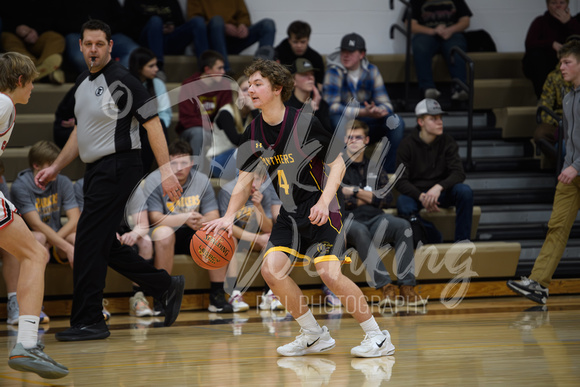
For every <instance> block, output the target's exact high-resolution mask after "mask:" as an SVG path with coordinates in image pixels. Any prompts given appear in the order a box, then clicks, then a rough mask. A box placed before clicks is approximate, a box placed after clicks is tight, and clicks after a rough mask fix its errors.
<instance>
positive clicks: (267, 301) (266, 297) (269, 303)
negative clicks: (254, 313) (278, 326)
mask: <svg viewBox="0 0 580 387" xmlns="http://www.w3.org/2000/svg"><path fill="white" fill-rule="evenodd" d="M259 307H260V309H261V310H284V309H285V308H284V305H282V303H281V302H280V300H279V299H278V297H276V295H275V294H274V293H272V289H270V290H268V293H262V302H260V305H259Z"/></svg>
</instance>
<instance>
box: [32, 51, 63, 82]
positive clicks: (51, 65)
mask: <svg viewBox="0 0 580 387" xmlns="http://www.w3.org/2000/svg"><path fill="white" fill-rule="evenodd" d="M61 64H62V55H60V54H52V55H49V56H48V57H47V58H46V59H45V60H44V61H43V62H42V63H40V64H38V66H36V71H38V78H36V80H39V79H41V78H44V77H46V76H47V75H49V74H52V73H53V72H55V71H56V70H58V68H59V67H60V65H61ZM63 75H64V74H63Z"/></svg>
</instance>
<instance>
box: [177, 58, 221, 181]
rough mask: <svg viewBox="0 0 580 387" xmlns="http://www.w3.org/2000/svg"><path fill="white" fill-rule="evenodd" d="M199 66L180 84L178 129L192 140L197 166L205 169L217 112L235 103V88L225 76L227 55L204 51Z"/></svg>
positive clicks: (182, 136) (184, 136)
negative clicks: (212, 127)
mask: <svg viewBox="0 0 580 387" xmlns="http://www.w3.org/2000/svg"><path fill="white" fill-rule="evenodd" d="M198 66H199V72H196V73H195V74H193V75H192V76H191V77H189V78H187V79H186V80H184V81H183V83H182V84H181V92H180V93H181V95H180V100H181V101H182V102H181V103H180V104H179V122H178V124H177V127H176V128H175V130H176V131H177V134H179V136H180V137H181V138H182V139H183V140H185V141H187V142H189V144H190V145H191V149H192V150H193V155H194V156H198V161H197V162H196V163H197V164H198V169H201V170H204V171H205V170H206V169H207V168H206V165H205V163H206V157H207V150H208V149H209V146H210V144H211V124H212V123H213V121H214V119H215V117H216V115H217V112H218V111H219V110H220V109H221V108H222V107H223V106H225V105H227V104H229V103H231V102H232V91H231V89H230V87H229V86H228V84H227V80H226V79H225V78H224V77H223V75H224V73H225V70H224V57H223V56H222V55H221V54H220V53H219V52H216V51H213V50H207V51H205V52H204V53H203V54H201V57H200V58H199V62H198ZM222 83H223V85H222ZM208 121H209V122H208Z"/></svg>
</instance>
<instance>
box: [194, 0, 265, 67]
mask: <svg viewBox="0 0 580 387" xmlns="http://www.w3.org/2000/svg"><path fill="white" fill-rule="evenodd" d="M187 13H188V17H190V18H192V17H194V16H201V17H203V18H204V20H205V21H206V23H207V34H208V39H209V44H210V48H211V49H213V50H216V51H217V52H219V53H220V54H222V55H223V57H224V65H225V70H226V71H230V62H229V60H228V54H239V53H240V52H242V51H243V50H245V49H246V48H248V47H250V46H251V45H252V44H254V43H256V42H258V44H259V47H263V46H269V47H273V46H274V38H275V36H276V24H275V23H274V20H272V19H262V20H260V21H258V22H257V23H252V22H251V19H250V13H249V12H248V8H247V7H246V3H245V1H244V0H188V1H187Z"/></svg>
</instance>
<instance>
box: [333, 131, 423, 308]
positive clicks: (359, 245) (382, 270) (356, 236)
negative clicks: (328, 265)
mask: <svg viewBox="0 0 580 387" xmlns="http://www.w3.org/2000/svg"><path fill="white" fill-rule="evenodd" d="M368 132H369V128H368V126H367V125H366V124H365V123H364V122H362V121H358V120H354V121H353V122H352V124H349V126H348V127H347V132H346V138H345V139H344V141H345V143H346V154H345V163H346V172H345V174H344V178H343V179H342V188H341V190H342V193H343V194H344V197H345V207H344V211H343V212H342V214H343V216H344V220H345V224H346V223H347V222H348V219H352V223H350V227H349V228H348V231H347V235H346V240H347V243H348V246H352V247H354V248H355V249H356V251H357V252H358V255H359V257H360V259H361V261H362V262H363V264H364V265H365V268H366V270H367V272H368V273H369V275H370V278H371V282H370V284H369V285H370V286H372V287H373V288H375V289H378V290H380V291H381V295H382V299H381V301H380V302H379V306H386V305H389V306H396V305H408V306H420V305H425V304H426V303H427V300H423V298H422V297H421V296H419V295H418V294H417V293H416V292H415V285H416V283H417V282H416V280H415V263H414V259H413V255H414V249H413V247H414V246H413V232H412V230H411V225H410V224H409V222H408V221H406V220H405V219H402V218H399V217H396V216H394V215H391V214H387V213H385V212H384V211H383V208H387V206H388V205H389V203H391V201H392V200H393V195H392V194H391V193H390V192H389V193H388V194H387V195H386V196H385V197H382V198H381V197H378V196H376V195H375V193H374V192H373V190H375V189H377V188H379V187H380V188H382V187H385V186H386V185H387V184H388V181H389V177H388V176H387V173H386V172H385V171H384V170H382V171H379V174H378V176H377V183H378V184H377V187H371V186H370V184H373V183H374V182H370V181H368V180H367V178H368V176H369V172H371V171H369V159H368V158H367V157H366V156H365V154H364V152H365V149H366V147H367V145H368V143H369V135H368ZM383 228H384V229H383ZM377 234H378V235H382V237H380V238H378V239H377V238H376V235H377ZM385 242H390V243H393V244H394V247H395V259H396V261H397V263H398V265H397V279H398V281H397V282H398V285H399V287H398V289H397V286H395V285H393V284H392V283H391V277H390V276H389V272H388V271H387V269H386V267H385V265H384V264H383V261H382V259H381V257H380V256H379V251H378V248H379V247H380V245H382V244H384V243H385ZM398 290H400V296H399V295H398V294H397V293H398Z"/></svg>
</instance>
